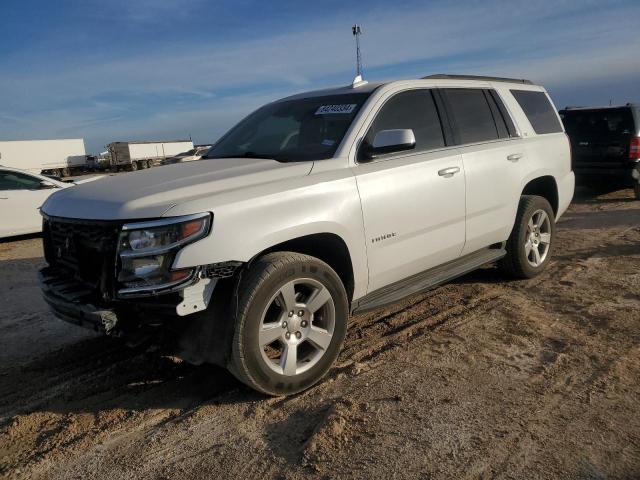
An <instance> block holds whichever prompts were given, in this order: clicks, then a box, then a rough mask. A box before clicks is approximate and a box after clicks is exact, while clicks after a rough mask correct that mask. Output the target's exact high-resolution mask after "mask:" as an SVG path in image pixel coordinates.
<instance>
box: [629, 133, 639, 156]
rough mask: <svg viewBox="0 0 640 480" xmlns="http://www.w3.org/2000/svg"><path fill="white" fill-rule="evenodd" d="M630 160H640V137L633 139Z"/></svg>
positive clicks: (630, 146)
mask: <svg viewBox="0 0 640 480" xmlns="http://www.w3.org/2000/svg"><path fill="white" fill-rule="evenodd" d="M629 160H640V137H631V144H630V145H629Z"/></svg>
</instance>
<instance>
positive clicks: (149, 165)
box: [147, 160, 153, 168]
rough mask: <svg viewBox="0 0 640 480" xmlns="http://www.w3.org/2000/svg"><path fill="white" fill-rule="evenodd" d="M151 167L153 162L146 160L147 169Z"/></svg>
mask: <svg viewBox="0 0 640 480" xmlns="http://www.w3.org/2000/svg"><path fill="white" fill-rule="evenodd" d="M151 167H153V160H147V168H151Z"/></svg>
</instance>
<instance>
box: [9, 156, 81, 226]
mask: <svg viewBox="0 0 640 480" xmlns="http://www.w3.org/2000/svg"><path fill="white" fill-rule="evenodd" d="M71 185H72V184H70V183H63V182H60V181H58V180H54V179H52V178H50V177H46V176H44V175H38V174H35V173H27V172H24V171H22V170H18V169H15V168H8V167H3V166H1V165H0V238H4V237H11V236H14V235H23V234H28V233H37V232H40V231H42V216H41V215H40V207H41V206H42V204H43V203H44V201H45V200H46V199H47V198H49V195H51V194H52V193H54V192H56V191H58V190H60V189H63V188H67V187H70V186H71Z"/></svg>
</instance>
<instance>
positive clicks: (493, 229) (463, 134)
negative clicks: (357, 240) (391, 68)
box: [441, 88, 527, 254]
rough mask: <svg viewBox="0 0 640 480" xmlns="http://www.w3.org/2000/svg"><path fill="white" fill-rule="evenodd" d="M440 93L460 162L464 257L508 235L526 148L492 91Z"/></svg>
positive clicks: (463, 90) (468, 89) (452, 90)
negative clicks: (463, 184) (463, 183)
mask: <svg viewBox="0 0 640 480" xmlns="http://www.w3.org/2000/svg"><path fill="white" fill-rule="evenodd" d="M441 94H442V97H443V100H444V103H445V105H446V107H447V112H448V113H449V119H450V122H451V127H452V130H453V134H454V138H455V142H456V143H457V145H458V147H459V149H460V152H461V154H462V160H463V162H464V169H465V178H466V243H465V246H464V250H463V252H462V253H463V254H467V253H472V252H475V251H477V250H480V249H481V248H484V247H487V246H489V245H491V244H494V243H498V242H502V241H504V240H505V239H506V238H507V237H508V236H509V233H510V231H511V228H512V225H513V219H514V216H515V209H516V208H517V206H518V201H519V198H520V189H521V180H522V175H523V167H522V166H523V164H524V163H525V162H526V161H527V158H526V150H525V145H524V143H523V140H521V139H520V138H519V137H517V135H516V131H515V128H514V125H513V122H512V120H511V118H510V117H509V114H508V113H507V111H506V109H505V108H504V105H503V104H502V101H501V99H500V98H499V96H498V94H497V93H496V92H495V91H494V90H491V89H484V88H445V89H442V90H441Z"/></svg>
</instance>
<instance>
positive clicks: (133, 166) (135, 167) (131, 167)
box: [129, 162, 138, 172]
mask: <svg viewBox="0 0 640 480" xmlns="http://www.w3.org/2000/svg"><path fill="white" fill-rule="evenodd" d="M129 168H130V169H131V171H132V172H135V171H136V170H138V164H137V163H136V162H131V166H130V167H129Z"/></svg>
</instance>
